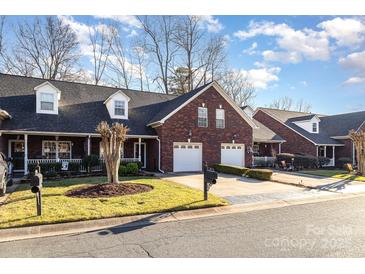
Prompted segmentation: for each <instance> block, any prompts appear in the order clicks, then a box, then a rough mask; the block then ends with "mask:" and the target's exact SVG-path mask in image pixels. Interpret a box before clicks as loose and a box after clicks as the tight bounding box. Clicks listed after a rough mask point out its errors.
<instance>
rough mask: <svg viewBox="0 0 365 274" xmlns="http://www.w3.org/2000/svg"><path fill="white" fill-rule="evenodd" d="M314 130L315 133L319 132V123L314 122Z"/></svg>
mask: <svg viewBox="0 0 365 274" xmlns="http://www.w3.org/2000/svg"><path fill="white" fill-rule="evenodd" d="M312 132H313V133H317V132H318V124H317V123H312Z"/></svg>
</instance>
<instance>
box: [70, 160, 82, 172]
mask: <svg viewBox="0 0 365 274" xmlns="http://www.w3.org/2000/svg"><path fill="white" fill-rule="evenodd" d="M80 169H81V164H80V163H75V162H70V163H68V170H69V171H71V172H80Z"/></svg>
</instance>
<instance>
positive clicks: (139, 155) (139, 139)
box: [138, 138, 142, 162]
mask: <svg viewBox="0 0 365 274" xmlns="http://www.w3.org/2000/svg"><path fill="white" fill-rule="evenodd" d="M141 141H142V138H138V161H139V162H140V161H141Z"/></svg>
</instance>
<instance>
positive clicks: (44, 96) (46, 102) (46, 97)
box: [40, 92, 54, 111]
mask: <svg viewBox="0 0 365 274" xmlns="http://www.w3.org/2000/svg"><path fill="white" fill-rule="evenodd" d="M40 96H41V110H45V111H54V95H53V94H52V93H46V92H41V93H40Z"/></svg>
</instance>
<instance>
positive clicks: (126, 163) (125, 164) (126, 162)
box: [120, 161, 142, 170]
mask: <svg viewBox="0 0 365 274" xmlns="http://www.w3.org/2000/svg"><path fill="white" fill-rule="evenodd" d="M129 163H135V164H137V165H138V170H140V169H141V168H142V162H140V161H120V164H121V165H123V166H127V165H128V164H129Z"/></svg>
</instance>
